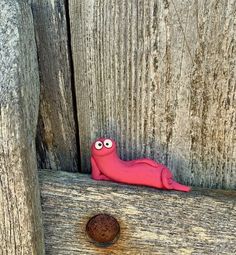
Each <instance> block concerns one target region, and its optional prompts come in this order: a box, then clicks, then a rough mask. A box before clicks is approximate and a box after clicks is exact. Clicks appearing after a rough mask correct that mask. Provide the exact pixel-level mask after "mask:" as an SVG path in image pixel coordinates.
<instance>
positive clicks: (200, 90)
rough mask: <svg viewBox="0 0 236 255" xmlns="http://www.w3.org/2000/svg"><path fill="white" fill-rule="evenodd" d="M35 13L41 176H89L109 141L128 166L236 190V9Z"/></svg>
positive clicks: (182, 6) (37, 4)
mask: <svg viewBox="0 0 236 255" xmlns="http://www.w3.org/2000/svg"><path fill="white" fill-rule="evenodd" d="M32 8H33V13H34V20H35V30H36V38H37V46H38V54H39V66H40V77H41V91H42V93H41V107H40V118H39V128H38V138H37V144H38V147H37V148H38V158H39V160H38V162H39V166H40V167H41V168H52V169H62V170H66V171H77V170H81V171H82V172H89V171H90V163H89V157H90V152H89V151H90V144H91V141H92V140H94V139H95V138H96V137H99V136H103V135H106V136H111V137H113V138H115V139H116V140H117V141H118V145H119V151H120V154H121V157H122V158H124V159H131V158H137V157H143V156H148V157H151V158H153V159H155V160H158V161H160V162H162V163H165V164H167V165H168V166H169V167H170V168H171V169H172V171H173V172H174V174H175V176H176V178H177V179H178V180H179V181H182V182H185V183H188V184H191V185H196V186H203V187H218V188H235V181H234V179H235V178H236V173H235V166H236V165H235V158H236V155H235V148H234V143H235V134H234V131H235V130H234V129H235V109H234V108H235V96H234V95H235V61H236V60H235V59H236V58H235V28H234V23H235V1H232V0H231V1H215V0H211V1H160V0H151V1H150V0H147V1H126V0H119V1H108V0H107V1H106V0H103V1H95V0H89V1H87V0H86V1H69V4H67V3H66V1H63V0H61V1H51V0H50V1H49V0H47V1H42V0H33V4H32ZM71 50H72V52H71ZM71 53H72V55H70V54H71ZM72 71H74V72H72ZM75 92H76V94H75ZM73 103H74V105H73ZM75 103H76V105H75ZM73 106H74V107H73ZM76 114H77V116H75V115H76ZM77 119H78V122H77ZM77 127H78V128H77ZM78 131H79V136H80V139H79V140H78ZM76 143H77V146H76ZM78 148H80V149H81V150H80V152H79V153H80V159H81V164H82V168H80V167H79V166H78V164H77V155H78V154H77V149H78Z"/></svg>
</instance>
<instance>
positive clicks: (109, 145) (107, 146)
mask: <svg viewBox="0 0 236 255" xmlns="http://www.w3.org/2000/svg"><path fill="white" fill-rule="evenodd" d="M103 144H104V145H105V147H106V148H108V149H109V148H111V147H112V141H111V140H110V139H106V140H105V141H104V142H103Z"/></svg>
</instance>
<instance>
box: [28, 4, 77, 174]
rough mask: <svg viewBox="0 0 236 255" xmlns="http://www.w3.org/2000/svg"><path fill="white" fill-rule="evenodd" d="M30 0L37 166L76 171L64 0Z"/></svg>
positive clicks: (74, 129)
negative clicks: (38, 87)
mask: <svg viewBox="0 0 236 255" xmlns="http://www.w3.org/2000/svg"><path fill="white" fill-rule="evenodd" d="M31 2H32V10H33V17H34V25H35V32H36V42H37V49H38V59H39V69H40V83H41V94H40V112H39V123H38V132H37V144H36V145H37V156H38V166H39V168H50V169H54V170H56V169H58V170H65V171H78V158H77V146H76V142H77V141H76V140H77V137H76V136H77V134H76V125H77V123H76V122H75V119H74V108H73V95H72V86H73V84H72V79H71V78H72V77H71V65H70V59H69V49H68V43H69V42H68V33H67V20H66V8H65V1H64V0H59V1H58V0H46V1H45V0H31ZM75 115H76V114H75Z"/></svg>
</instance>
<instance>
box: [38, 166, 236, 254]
mask: <svg viewBox="0 0 236 255" xmlns="http://www.w3.org/2000/svg"><path fill="white" fill-rule="evenodd" d="M39 176H40V183H41V195H42V207H43V215H44V227H45V236H46V253H47V254H50V255H54V254H55V255H56V254H60V255H64V254H70V255H77V254H99V255H102V254H117V255H118V254H137V255H138V254H178V255H181V254H209V255H210V254H212V255H213V254H227V255H229V254H235V252H236V236H235V227H236V210H235V207H234V206H235V198H236V192H235V191H232V192H230V191H222V190H218V191H216V190H207V189H206V190H204V189H203V190H201V189H195V190H194V191H192V192H190V193H181V192H171V191H169V192H167V191H160V190H156V189H151V188H147V187H137V186H126V185H121V184H116V183H110V182H101V181H100V182H97V181H93V180H91V179H90V177H89V176H88V175H85V174H84V175H82V174H74V173H73V174H72V173H66V172H57V171H45V170H42V171H40V173H39ZM99 213H108V214H110V215H112V216H114V217H115V218H116V219H117V220H118V222H119V224H120V228H121V231H120V238H119V240H118V241H117V242H116V243H115V244H114V245H113V246H110V247H107V248H98V247H96V246H94V244H93V243H91V242H90V240H89V239H88V237H87V235H86V233H85V226H86V223H87V221H88V220H89V219H90V217H92V216H94V215H96V214H99Z"/></svg>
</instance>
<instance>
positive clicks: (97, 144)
mask: <svg viewBox="0 0 236 255" xmlns="http://www.w3.org/2000/svg"><path fill="white" fill-rule="evenodd" d="M94 146H95V148H96V149H97V150H101V149H102V147H103V144H102V142H101V141H97V142H96V143H95V145H94Z"/></svg>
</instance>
